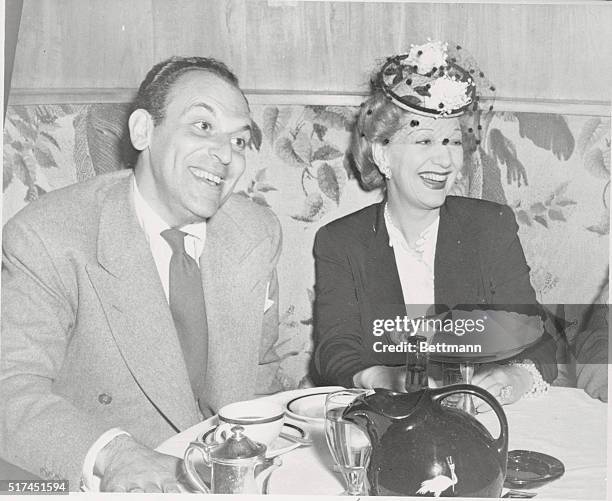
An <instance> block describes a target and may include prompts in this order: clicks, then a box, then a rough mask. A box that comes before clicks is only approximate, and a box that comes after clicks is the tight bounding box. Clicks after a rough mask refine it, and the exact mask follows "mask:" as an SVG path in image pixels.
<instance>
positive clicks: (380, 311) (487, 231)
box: [313, 196, 557, 387]
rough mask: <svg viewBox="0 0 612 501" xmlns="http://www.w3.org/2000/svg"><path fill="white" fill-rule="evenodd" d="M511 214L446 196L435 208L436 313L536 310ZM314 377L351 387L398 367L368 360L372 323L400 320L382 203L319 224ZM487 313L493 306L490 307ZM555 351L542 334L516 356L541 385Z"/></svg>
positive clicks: (393, 357) (390, 361)
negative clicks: (471, 308)
mask: <svg viewBox="0 0 612 501" xmlns="http://www.w3.org/2000/svg"><path fill="white" fill-rule="evenodd" d="M517 230H518V226H517V224H516V221H515V219H514V214H513V212H512V210H511V209H510V208H509V207H507V206H505V205H499V204H496V203H493V202H487V201H484V200H477V199H472V198H464V197H454V196H449V197H447V198H446V201H445V203H444V205H443V206H442V207H441V208H440V224H439V228H438V240H437V246H436V253H435V266H434V267H435V270H434V297H435V303H436V308H437V310H438V311H441V309H440V308H444V306H443V305H446V306H448V307H450V308H452V307H454V306H457V305H482V306H484V305H486V306H487V307H489V305H498V307H499V305H505V307H503V308H502V309H506V310H508V311H519V312H523V313H534V312H535V313H536V314H539V313H541V312H542V310H541V309H540V307H539V306H538V304H537V300H536V295H535V292H534V290H533V288H532V287H531V283H530V281H529V267H528V266H527V263H526V261H525V255H524V253H523V248H522V247H521V243H520V241H519V238H518V235H517ZM314 256H315V267H316V284H315V292H316V299H315V305H314V342H315V352H314V359H313V362H314V368H313V369H314V371H315V374H313V376H314V379H315V380H316V381H317V382H318V383H321V384H340V385H343V386H347V387H351V386H353V382H352V378H353V375H354V374H356V373H357V372H359V371H361V370H362V369H365V368H367V367H370V366H373V365H400V364H402V363H403V362H404V360H405V354H384V355H382V354H375V353H374V352H373V350H372V341H373V340H374V339H375V338H374V337H373V335H372V327H373V321H374V319H380V318H395V317H396V315H399V316H400V317H404V316H405V315H406V306H405V305H404V300H403V294H402V287H401V283H400V279H399V275H398V271H397V266H396V264H395V256H394V253H393V248H392V247H390V246H389V234H388V233H387V228H386V226H385V220H384V203H383V202H381V203H378V204H374V205H370V206H368V207H365V208H364V209H361V210H360V211H357V212H354V213H352V214H349V215H348V216H345V217H343V218H341V219H338V220H336V221H332V222H331V223H329V224H327V225H325V226H323V227H322V228H320V229H319V231H318V232H317V235H316V238H315V244H314ZM492 307H494V306H492ZM555 350H556V346H555V343H554V341H553V340H552V338H551V337H550V336H549V335H546V336H545V337H544V338H543V340H542V342H540V343H538V344H536V345H535V346H534V347H532V348H530V349H529V350H527V351H526V352H524V353H523V354H521V357H522V358H530V359H531V360H533V361H534V362H535V363H536V365H537V366H538V368H539V369H540V372H541V373H542V375H543V376H544V379H545V380H547V381H552V380H553V379H554V378H555V377H556V376H557V366H556V363H555Z"/></svg>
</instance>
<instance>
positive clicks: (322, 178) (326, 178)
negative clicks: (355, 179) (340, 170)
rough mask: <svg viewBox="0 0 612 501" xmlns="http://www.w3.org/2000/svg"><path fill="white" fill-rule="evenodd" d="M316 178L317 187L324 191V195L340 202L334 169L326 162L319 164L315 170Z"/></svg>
mask: <svg viewBox="0 0 612 501" xmlns="http://www.w3.org/2000/svg"><path fill="white" fill-rule="evenodd" d="M317 180H318V182H319V188H321V191H322V192H323V193H325V195H326V196H327V197H328V198H330V199H331V200H333V201H334V202H336V204H339V203H340V186H339V184H338V177H337V176H336V171H335V170H334V168H333V167H332V166H331V165H329V164H328V163H324V164H323V165H321V166H319V169H318V170H317Z"/></svg>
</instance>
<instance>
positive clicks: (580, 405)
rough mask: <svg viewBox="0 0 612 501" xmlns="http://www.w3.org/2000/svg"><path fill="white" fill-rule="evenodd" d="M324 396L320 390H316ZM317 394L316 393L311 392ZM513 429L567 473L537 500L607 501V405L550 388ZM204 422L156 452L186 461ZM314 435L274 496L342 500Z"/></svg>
mask: <svg viewBox="0 0 612 501" xmlns="http://www.w3.org/2000/svg"><path fill="white" fill-rule="evenodd" d="M313 390H314V391H321V388H318V389H313ZM305 391H308V390H294V391H288V392H283V393H279V394H276V395H272V396H269V397H264V398H267V399H272V400H274V401H277V402H280V403H283V404H284V403H286V402H288V401H289V400H291V399H292V398H294V397H296V396H298V395H301V394H303V393H304V392H305ZM311 391H312V390H311ZM504 410H505V411H506V415H507V418H508V425H509V450H513V449H527V450H532V451H538V452H543V453H545V454H549V455H551V456H554V457H556V458H558V459H559V460H560V461H561V462H563V464H564V465H565V474H564V475H563V476H562V477H561V478H559V479H557V480H554V481H552V482H550V483H549V484H546V485H544V486H541V487H540V488H537V489H533V491H534V492H537V494H538V495H537V498H538V499H541V498H550V499H605V498H606V473H607V469H606V465H607V457H606V456H607V447H606V445H607V405H606V404H604V403H602V402H600V401H598V400H595V399H592V398H591V397H589V396H588V395H587V394H586V393H584V391H582V390H578V389H573V388H551V389H550V391H549V393H548V394H547V395H544V396H541V397H539V398H535V399H523V400H521V401H519V402H517V403H515V404H513V405H511V406H506V407H504ZM479 419H480V420H481V421H482V422H483V423H484V424H485V425H487V427H488V428H489V430H490V431H491V433H492V434H493V435H494V436H497V431H498V425H497V424H496V421H497V420H496V418H495V415H494V414H493V413H486V414H482V415H480V416H479ZM210 423H211V421H210V420H208V421H204V422H203V423H200V424H198V425H196V426H193V427H192V428H190V429H189V430H186V431H184V432H183V433H180V434H179V435H176V436H174V437H172V438H171V439H169V440H167V441H166V442H164V443H163V444H161V445H160V446H159V447H158V448H157V450H158V451H160V452H164V453H166V454H172V455H175V456H178V457H182V456H183V452H184V450H185V448H186V447H187V444H188V443H189V442H190V441H192V440H194V439H195V438H196V437H197V436H198V435H199V434H201V433H202V432H203V431H205V430H206V429H208V428H210V426H211V424H210ZM299 424H300V426H302V427H305V428H307V429H308V431H309V432H310V433H311V436H312V438H313V439H314V445H313V446H312V447H307V448H300V449H296V450H294V451H292V452H290V453H288V454H285V455H283V456H282V459H283V465H282V466H281V468H279V469H278V470H276V471H275V472H274V473H273V474H272V477H271V480H270V491H271V493H272V494H279V495H283V494H303V495H327V496H330V495H337V494H340V493H341V492H342V490H343V484H342V479H341V477H340V475H339V474H338V473H334V472H333V470H332V468H331V466H332V464H333V460H332V458H331V455H330V453H329V451H328V450H327V445H326V443H325V437H324V435H323V429H322V427H321V426H320V425H312V426H308V425H305V424H304V423H299Z"/></svg>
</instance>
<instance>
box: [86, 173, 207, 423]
mask: <svg viewBox="0 0 612 501" xmlns="http://www.w3.org/2000/svg"><path fill="white" fill-rule="evenodd" d="M132 179H133V176H128V177H126V179H125V180H124V182H122V183H121V185H120V188H118V189H116V190H115V191H113V192H111V193H110V194H109V195H108V197H107V198H106V200H105V201H104V204H103V207H102V211H101V216H100V226H99V232H98V261H99V263H100V266H99V267H98V266H88V273H89V276H90V279H91V282H92V284H93V286H94V288H95V289H96V292H97V293H98V296H99V298H100V302H101V304H102V307H103V308H104V311H105V313H106V317H107V319H108V322H109V325H110V327H111V332H112V335H113V337H114V339H115V342H116V343H117V346H118V347H119V349H120V351H121V354H122V356H123V358H124V359H125V362H126V364H127V365H128V367H129V369H130V371H131V372H132V375H133V376H134V379H135V380H136V382H137V384H138V385H139V386H140V387H141V388H142V390H143V392H144V393H145V394H146V395H147V398H149V399H150V400H151V402H152V403H153V405H154V406H155V407H156V408H157V409H158V410H159V411H160V412H161V413H162V414H163V415H164V416H165V417H166V419H168V421H170V423H171V424H172V425H173V426H174V427H175V428H176V429H177V430H183V429H186V428H188V427H189V426H191V425H193V424H194V423H195V422H197V416H198V414H197V409H196V405H195V401H194V398H193V393H192V390H191V386H190V384H189V378H188V375H187V369H186V367H185V362H184V359H183V355H182V352H181V348H180V345H179V341H178V337H177V334H176V330H175V327H174V323H173V321H172V316H171V314H170V309H169V307H168V303H167V301H166V298H165V295H164V293H163V289H162V286H161V282H160V280H159V276H158V273H157V269H156V267H155V263H154V261H153V257H152V255H151V252H150V249H149V245H148V243H147V241H146V238H145V235H144V233H143V231H142V229H141V228H140V225H139V224H138V221H137V219H136V215H135V212H134V209H133V203H132V193H131V188H132Z"/></svg>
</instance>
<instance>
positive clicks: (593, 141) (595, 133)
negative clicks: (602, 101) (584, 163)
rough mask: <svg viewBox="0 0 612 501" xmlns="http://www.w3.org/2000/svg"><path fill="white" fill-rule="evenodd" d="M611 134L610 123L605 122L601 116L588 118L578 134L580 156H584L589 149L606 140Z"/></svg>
mask: <svg viewBox="0 0 612 501" xmlns="http://www.w3.org/2000/svg"><path fill="white" fill-rule="evenodd" d="M609 135H610V125H609V123H606V122H604V121H603V120H602V119H601V118H600V117H594V118H590V119H589V120H587V122H586V123H585V124H584V126H583V127H582V130H581V131H580V134H579V136H578V142H577V148H578V152H579V153H580V156H581V157H583V156H584V154H585V153H586V152H587V151H589V150H590V149H591V148H593V147H595V146H597V145H598V144H599V143H601V142H603V141H605V139H606V138H607V137H608V136H609Z"/></svg>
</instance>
